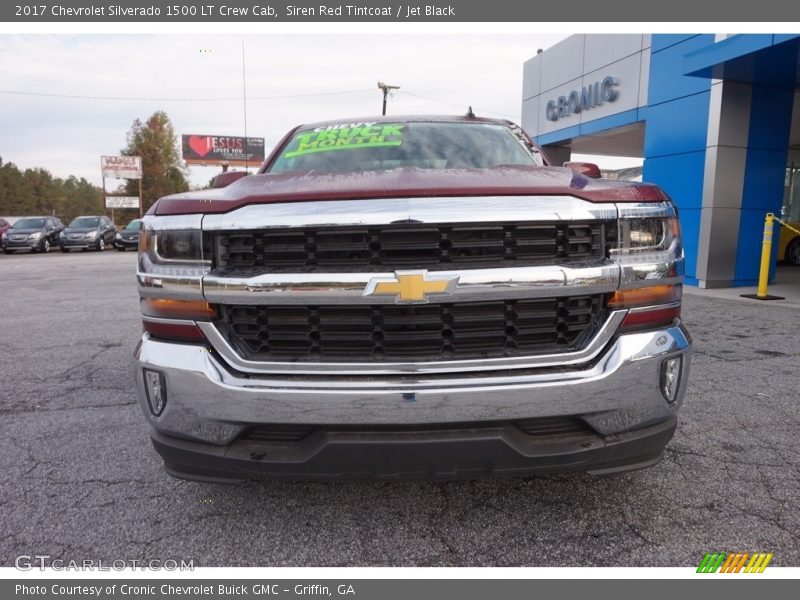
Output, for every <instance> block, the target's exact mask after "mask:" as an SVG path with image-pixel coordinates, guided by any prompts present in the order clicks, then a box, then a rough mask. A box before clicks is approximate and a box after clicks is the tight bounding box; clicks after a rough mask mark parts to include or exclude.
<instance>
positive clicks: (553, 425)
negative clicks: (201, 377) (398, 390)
mask: <svg viewBox="0 0 800 600" xmlns="http://www.w3.org/2000/svg"><path fill="white" fill-rule="evenodd" d="M498 427H513V428H516V429H517V430H519V431H520V432H522V433H523V434H524V435H526V436H530V437H536V438H547V437H563V436H567V435H593V434H594V433H595V432H594V430H593V429H592V428H591V427H589V426H588V425H587V424H586V423H585V422H584V421H582V420H581V419H579V418H577V417H539V418H535V419H524V420H518V421H500V422H483V423H452V424H449V423H446V424H430V425H284V424H275V423H264V424H261V425H253V426H251V427H248V428H247V429H245V430H244V431H243V432H242V434H241V435H240V436H239V439H240V440H243V441H249V442H262V443H276V444H290V443H296V442H300V441H302V440H303V439H305V438H307V437H308V436H310V435H312V434H314V433H317V432H322V433H347V432H357V433H363V434H381V433H392V434H398V433H400V434H402V433H416V432H445V431H457V430H463V429H470V430H475V429H491V428H498Z"/></svg>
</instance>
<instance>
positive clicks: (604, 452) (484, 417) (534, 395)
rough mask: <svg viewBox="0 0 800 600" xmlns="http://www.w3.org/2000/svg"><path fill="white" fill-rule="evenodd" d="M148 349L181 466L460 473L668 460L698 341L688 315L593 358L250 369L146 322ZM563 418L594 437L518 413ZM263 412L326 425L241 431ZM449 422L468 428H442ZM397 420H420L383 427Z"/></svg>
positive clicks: (189, 473) (174, 466)
mask: <svg viewBox="0 0 800 600" xmlns="http://www.w3.org/2000/svg"><path fill="white" fill-rule="evenodd" d="M135 356H136V362H137V364H136V374H135V379H136V385H137V389H138V392H139V398H140V403H141V405H142V409H143V411H144V414H145V417H146V418H147V419H148V420H149V422H150V424H151V425H152V427H153V428H154V430H155V431H154V433H153V441H154V444H155V446H156V449H157V450H158V451H159V452H160V453H161V454H162V456H163V457H164V460H165V464H166V467H167V469H168V470H169V471H170V472H171V473H173V474H175V475H179V476H185V477H191V478H200V479H203V478H211V479H220V478H223V479H224V478H233V479H241V478H244V477H275V476H287V477H289V476H303V477H343V476H373V477H402V476H414V475H422V476H432V477H452V476H468V475H472V474H483V473H524V472H532V471H533V472H537V471H542V470H545V471H547V470H575V469H577V470H588V471H590V472H595V473H601V472H609V471H614V470H625V469H631V468H639V467H642V466H647V465H649V464H652V463H654V462H656V461H657V460H658V459H659V457H660V455H661V452H662V450H663V447H664V445H665V444H666V443H667V441H668V440H669V439H670V437H671V436H672V433H673V431H674V428H675V419H676V417H675V413H676V411H677V409H678V407H679V406H680V404H681V402H682V399H683V395H684V392H685V387H686V380H687V377H688V372H689V363H690V359H691V343H690V339H689V336H688V333H687V332H686V330H685V329H684V328H683V326H682V325H680V324H677V325H673V326H670V327H666V328H663V329H659V330H656V331H646V332H637V333H628V334H625V335H619V336H617V337H615V338H614V339H613V340H611V341H610V342H609V344H608V346H607V347H606V349H605V350H604V351H603V353H602V354H601V355H599V356H598V357H595V358H593V359H592V360H591V361H589V362H587V363H585V364H582V365H576V366H571V367H546V368H533V369H527V370H526V369H516V370H509V371H503V372H483V373H459V374H452V373H450V374H436V375H431V374H418V375H370V376H298V375H252V374H250V375H247V374H244V373H237V372H235V371H233V370H232V369H231V368H229V367H228V366H227V365H226V363H225V362H223V361H222V360H221V359H220V358H219V357H218V356H217V355H216V353H215V352H214V351H213V350H210V349H209V348H207V347H205V346H202V345H192V344H176V343H166V342H161V341H157V340H155V339H151V338H150V337H149V336H148V335H147V334H145V335H144V336H143V337H142V340H141V342H140V344H139V345H138V346H137V348H136V352H135ZM673 357H681V358H682V368H681V373H680V382H679V387H678V392H677V394H676V397H675V399H674V401H673V402H672V403H669V402H667V401H666V399H665V397H664V396H663V394H662V392H661V388H660V383H659V382H660V378H661V372H662V364H663V362H664V360H666V359H667V358H673ZM144 369H151V370H155V371H158V372H160V373H162V374H163V376H164V380H165V384H166V394H167V402H166V406H165V408H164V410H163V412H162V413H161V415H160V416H158V417H156V416H153V415H152V414H151V412H150V409H149V405H148V402H147V397H146V392H145V387H144V375H143V370H144ZM562 416H564V417H566V416H570V417H577V418H579V419H580V420H581V421H583V422H585V423H586V424H587V425H588V426H589V427H590V428H591V430H592V433H591V435H589V436H588V437H586V436H583V437H581V436H577V437H575V436H572V437H570V436H566V437H564V438H563V439H557V440H555V441H554V440H552V439H550V440H548V441H547V443H544V442H543V441H542V440H527V439H518V436H517V437H515V436H514V435H512V434H510V433H509V431H508V425H506V423H509V422H514V421H517V420H526V419H537V418H548V417H562ZM256 424H278V425H290V424H303V425H309V424H313V425H316V426H320V427H321V431H322V433H319V434H318V435H317V436H316V437H314V436H312V437H313V439H312V440H311V441H308V440H301V441H300V442H292V443H290V444H275V443H272V442H269V443H263V442H250V441H248V442H244V441H242V439H240V435H241V434H242V433H243V432H245V431H246V430H247V429H248V428H249V427H251V426H252V425H256ZM444 424H450V425H454V424H456V425H458V426H457V427H456V428H455V429H453V428H452V427H449V428H447V429H446V430H441V428H437V427H433V429H431V428H430V427H429V426H434V425H444ZM386 425H391V426H397V427H403V428H408V427H412V428H414V431H411V432H410V431H407V430H405V429H404V431H403V432H401V433H402V435H401V434H399V433H398V432H397V431H391V430H390V431H383V432H379V431H376V427H377V426H386ZM354 426H355V427H356V430H353V427H354ZM337 427H338V428H341V427H344V428H345V429H347V431H340V430H339V429H337ZM358 427H361V428H362V429H363V431H358ZM420 427H422V429H421V430H420V429H419V428H420ZM426 428H427V429H426ZM442 431H445V433H442ZM454 432H455V433H454ZM320 436H322V437H320ZM554 443H555V445H553V444H554ZM366 457H368V458H366Z"/></svg>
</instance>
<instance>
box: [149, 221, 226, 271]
mask: <svg viewBox="0 0 800 600" xmlns="http://www.w3.org/2000/svg"><path fill="white" fill-rule="evenodd" d="M209 257H210V249H206V250H205V251H204V249H203V237H202V233H201V232H200V230H180V229H175V230H153V229H147V230H142V232H141V233H140V235H139V270H140V271H141V272H142V273H153V274H156V275H167V276H169V275H171V276H187V277H201V276H203V275H205V274H206V273H207V272H208V271H209V270H210V269H211V261H210V260H209Z"/></svg>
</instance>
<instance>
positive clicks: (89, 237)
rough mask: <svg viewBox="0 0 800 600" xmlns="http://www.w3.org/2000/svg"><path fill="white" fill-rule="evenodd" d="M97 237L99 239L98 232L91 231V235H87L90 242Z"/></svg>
mask: <svg viewBox="0 0 800 600" xmlns="http://www.w3.org/2000/svg"><path fill="white" fill-rule="evenodd" d="M96 237H97V232H96V231H90V232H89V233H87V234H86V239H89V240H93V239H94V238H96Z"/></svg>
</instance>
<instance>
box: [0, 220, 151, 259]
mask: <svg viewBox="0 0 800 600" xmlns="http://www.w3.org/2000/svg"><path fill="white" fill-rule="evenodd" d="M141 227H142V221H141V220H140V219H136V220H134V221H131V222H130V223H128V225H127V226H126V227H125V228H124V229H121V230H117V226H116V225H114V223H112V222H111V219H109V218H108V217H106V216H105V215H90V216H84V217H76V218H75V219H73V220H72V222H71V223H70V224H69V225H67V226H66V227H65V226H64V224H63V223H62V222H61V220H60V219H58V217H51V216H43V217H21V218H18V219H16V220H13V222H12V220H11V219H7V218H2V217H0V245H2V247H3V252H5V253H6V254H12V253H14V252H18V251H21V250H25V251H29V252H50V250H51V249H53V248H61V251H62V252H69V251H70V250H99V251H102V250H105V249H106V248H111V247H112V246H113V247H114V248H116V249H117V250H120V251H124V250H126V249H128V248H134V249H135V248H138V246H139V230H140V229H141Z"/></svg>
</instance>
